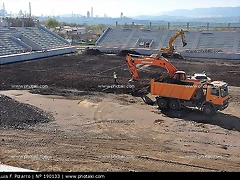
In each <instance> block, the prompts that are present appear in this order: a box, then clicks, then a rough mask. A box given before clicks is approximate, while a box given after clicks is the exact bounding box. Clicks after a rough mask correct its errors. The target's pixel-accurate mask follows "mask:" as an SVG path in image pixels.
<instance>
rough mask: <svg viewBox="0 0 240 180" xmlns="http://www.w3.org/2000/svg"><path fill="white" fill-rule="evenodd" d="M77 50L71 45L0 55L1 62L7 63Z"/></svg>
mask: <svg viewBox="0 0 240 180" xmlns="http://www.w3.org/2000/svg"><path fill="white" fill-rule="evenodd" d="M76 50H77V49H76V47H69V48H61V49H54V50H51V51H47V52H42V51H37V52H28V53H22V54H14V55H8V56H0V64H7V63H13V62H19V61H26V60H32V59H39V58H45V57H50V56H56V55H62V54H69V53H72V52H76Z"/></svg>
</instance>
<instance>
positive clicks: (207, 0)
mask: <svg viewBox="0 0 240 180" xmlns="http://www.w3.org/2000/svg"><path fill="white" fill-rule="evenodd" d="M3 2H4V4H5V9H6V10H7V12H8V13H10V12H12V13H18V12H19V10H22V11H23V13H24V12H25V11H26V12H27V13H28V12H29V2H31V6H32V8H31V9H32V15H36V16H40V15H41V14H43V15H47V16H53V15H54V16H57V15H61V14H72V12H73V13H74V14H81V15H86V14H87V11H90V12H91V7H93V16H94V17H95V16H96V15H98V16H99V17H103V16H104V14H106V15H107V16H109V17H120V14H121V12H122V13H123V15H124V16H127V17H134V16H138V15H157V14H160V13H161V12H164V11H172V10H176V9H194V8H208V7H237V6H238V7H240V0H227V1H226V0H0V9H2V3H3Z"/></svg>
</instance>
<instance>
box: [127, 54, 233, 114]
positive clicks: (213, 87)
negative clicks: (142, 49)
mask: <svg viewBox="0 0 240 180" xmlns="http://www.w3.org/2000/svg"><path fill="white" fill-rule="evenodd" d="M126 63H127V66H128V70H129V72H130V73H131V76H132V78H131V81H138V80H139V77H138V70H137V67H136V65H137V64H142V65H150V66H159V67H162V68H164V69H166V70H167V71H168V77H167V78H166V77H161V78H160V80H158V81H156V80H155V79H152V80H151V84H150V91H151V92H150V94H151V95H152V96H154V97H155V98H156V102H157V104H158V107H159V108H160V109H167V108H170V109H172V110H177V109H181V108H182V107H185V106H189V107H197V108H198V109H200V110H201V111H203V112H204V114H206V115H210V116H212V115H214V114H215V113H216V112H217V111H218V110H223V109H225V108H226V107H227V106H228V99H229V96H228V85H227V83H225V82H222V81H211V79H210V78H209V77H207V76H206V75H205V74H203V73H202V74H195V75H194V76H186V73H185V72H184V71H178V70H177V68H176V67H174V66H173V65H172V64H171V63H170V62H169V61H168V60H167V59H166V58H164V57H162V56H159V55H157V54H153V55H151V56H142V55H133V54H128V55H127V56H126Z"/></svg>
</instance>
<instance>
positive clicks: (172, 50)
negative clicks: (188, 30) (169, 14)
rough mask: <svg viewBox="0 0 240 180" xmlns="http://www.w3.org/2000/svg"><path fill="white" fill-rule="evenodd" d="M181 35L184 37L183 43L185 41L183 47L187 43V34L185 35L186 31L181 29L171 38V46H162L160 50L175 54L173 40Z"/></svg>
mask: <svg viewBox="0 0 240 180" xmlns="http://www.w3.org/2000/svg"><path fill="white" fill-rule="evenodd" d="M180 35H181V38H182V43H183V47H184V46H186V45H187V42H186V40H185V35H184V31H183V30H182V29H181V30H180V31H179V32H177V33H176V34H174V35H173V36H172V37H171V39H170V40H169V47H168V48H161V49H160V52H164V53H167V54H168V55H170V56H171V55H173V53H174V50H175V49H174V46H173V42H174V41H175V40H176V39H177V38H178V36H180Z"/></svg>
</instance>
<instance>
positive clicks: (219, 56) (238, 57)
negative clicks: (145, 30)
mask: <svg viewBox="0 0 240 180" xmlns="http://www.w3.org/2000/svg"><path fill="white" fill-rule="evenodd" d="M98 49H99V50H100V51H102V52H104V53H118V52H119V51H121V50H122V49H120V48H110V47H109V48H103V47H98ZM128 50H134V51H136V52H138V53H140V54H144V55H151V54H159V50H150V49H140V48H139V49H136V48H132V49H131V48H128ZM181 55H182V56H183V57H192V58H210V59H232V60H240V54H239V53H238V54H230V53H224V52H221V53H190V52H181Z"/></svg>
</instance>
